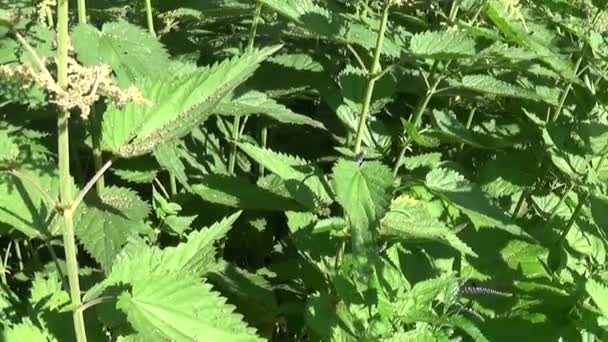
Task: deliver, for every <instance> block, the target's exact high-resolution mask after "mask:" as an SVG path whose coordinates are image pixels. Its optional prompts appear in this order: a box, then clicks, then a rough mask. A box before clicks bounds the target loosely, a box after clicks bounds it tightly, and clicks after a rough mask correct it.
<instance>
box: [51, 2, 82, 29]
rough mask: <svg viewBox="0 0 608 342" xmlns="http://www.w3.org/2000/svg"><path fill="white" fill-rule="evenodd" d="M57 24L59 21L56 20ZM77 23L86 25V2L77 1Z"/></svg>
mask: <svg viewBox="0 0 608 342" xmlns="http://www.w3.org/2000/svg"><path fill="white" fill-rule="evenodd" d="M57 22H59V20H57ZM78 23H79V24H86V23H87V4H86V0H78Z"/></svg>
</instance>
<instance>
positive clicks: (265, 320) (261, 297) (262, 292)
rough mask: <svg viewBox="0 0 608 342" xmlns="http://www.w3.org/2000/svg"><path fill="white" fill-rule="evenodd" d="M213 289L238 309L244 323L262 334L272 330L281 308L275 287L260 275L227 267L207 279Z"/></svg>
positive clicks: (225, 264)
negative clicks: (264, 331) (262, 331)
mask: <svg viewBox="0 0 608 342" xmlns="http://www.w3.org/2000/svg"><path fill="white" fill-rule="evenodd" d="M206 277H207V279H209V282H210V283H211V284H213V286H214V288H216V289H217V290H218V291H220V292H221V293H222V294H223V295H224V296H226V297H227V298H228V300H229V302H230V303H231V304H233V305H236V307H237V309H238V311H239V313H241V314H243V316H244V317H245V320H246V321H247V322H249V323H251V324H252V325H253V326H255V327H257V328H258V329H260V330H262V329H263V330H266V331H267V330H269V329H272V328H273V326H274V324H275V319H276V317H277V316H278V315H279V313H280V311H279V304H278V302H277V298H276V296H275V294H274V292H273V289H272V285H271V284H270V283H269V282H268V281H267V280H266V279H264V277H262V276H261V275H259V274H255V273H250V272H247V271H246V270H242V269H240V268H238V267H236V266H234V265H231V264H228V263H224V264H223V265H221V266H219V267H218V269H216V270H214V271H212V272H209V273H208V274H207V275H206Z"/></svg>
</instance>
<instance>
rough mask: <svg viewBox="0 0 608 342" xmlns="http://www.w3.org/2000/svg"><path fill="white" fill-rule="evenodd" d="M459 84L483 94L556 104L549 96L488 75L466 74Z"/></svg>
mask: <svg viewBox="0 0 608 342" xmlns="http://www.w3.org/2000/svg"><path fill="white" fill-rule="evenodd" d="M461 84H462V86H463V87H464V88H466V89H470V90H474V91H478V92H480V93H484V94H491V95H496V96H504V97H513V98H519V99H526V100H533V101H545V102H547V103H549V104H551V105H557V102H554V101H553V99H551V98H544V97H541V96H539V95H538V94H537V93H536V92H535V91H532V90H528V89H525V88H522V87H518V86H516V85H513V84H511V83H508V82H505V81H503V80H499V79H497V78H494V77H492V76H490V75H467V76H465V77H463V78H462V81H461Z"/></svg>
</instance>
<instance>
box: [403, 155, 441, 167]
mask: <svg viewBox="0 0 608 342" xmlns="http://www.w3.org/2000/svg"><path fill="white" fill-rule="evenodd" d="M440 163H441V153H439V152H431V153H424V154H419V155H416V156H411V157H405V158H403V166H404V167H405V168H406V169H408V170H415V169H417V168H419V167H427V168H431V169H432V168H435V167H437V166H439V164H440Z"/></svg>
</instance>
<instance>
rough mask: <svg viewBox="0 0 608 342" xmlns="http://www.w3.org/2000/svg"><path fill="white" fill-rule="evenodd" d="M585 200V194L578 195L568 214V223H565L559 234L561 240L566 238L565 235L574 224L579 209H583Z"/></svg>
mask: <svg viewBox="0 0 608 342" xmlns="http://www.w3.org/2000/svg"><path fill="white" fill-rule="evenodd" d="M586 200H587V195H585V196H582V197H579V200H578V204H577V205H576V208H574V211H573V212H572V215H570V219H569V220H568V224H566V229H564V231H563V232H562V234H561V236H560V240H561V241H563V240H564V239H565V238H566V235H568V232H569V231H570V229H571V228H572V226H573V225H574V221H576V219H577V218H578V214H579V213H580V211H581V209H583V205H585V201H586Z"/></svg>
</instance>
